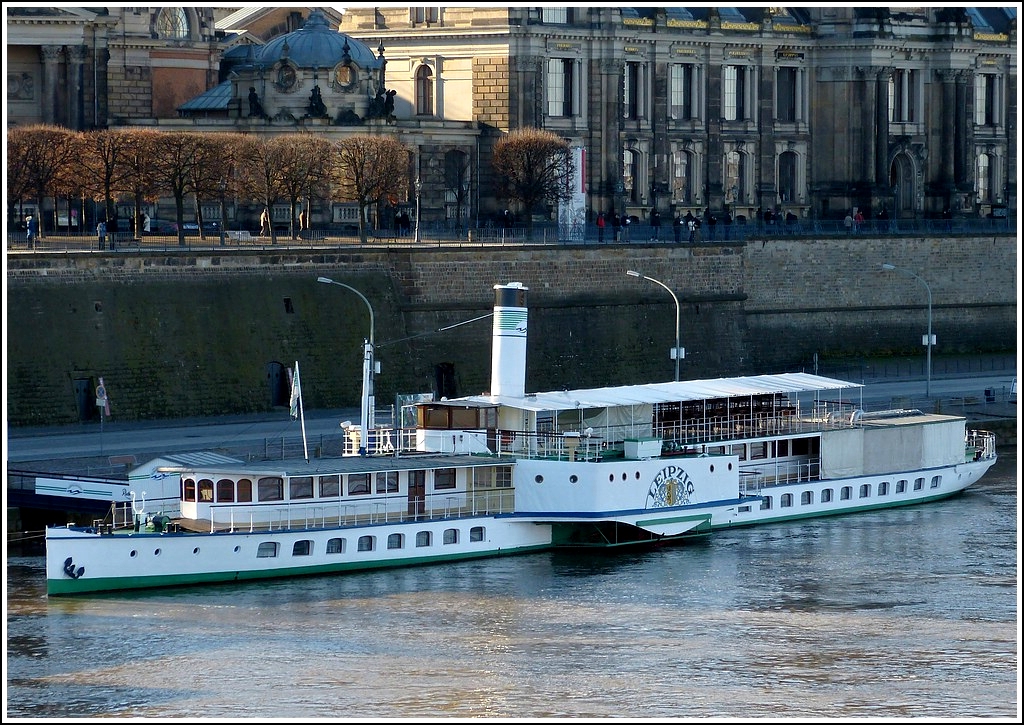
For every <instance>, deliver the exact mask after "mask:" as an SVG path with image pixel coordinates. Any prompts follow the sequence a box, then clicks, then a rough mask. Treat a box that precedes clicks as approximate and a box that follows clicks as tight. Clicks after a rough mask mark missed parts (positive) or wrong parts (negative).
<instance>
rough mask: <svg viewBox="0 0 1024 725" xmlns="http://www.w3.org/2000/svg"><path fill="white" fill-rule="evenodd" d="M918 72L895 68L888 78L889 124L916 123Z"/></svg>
mask: <svg viewBox="0 0 1024 725" xmlns="http://www.w3.org/2000/svg"><path fill="white" fill-rule="evenodd" d="M920 75H921V74H920V72H919V71H916V70H910V69H907V68H897V69H896V70H895V71H893V74H892V75H891V76H890V77H889V122H890V123H908V122H912V121H917V120H918V118H917V116H918V113H917V85H918V83H919V82H920Z"/></svg>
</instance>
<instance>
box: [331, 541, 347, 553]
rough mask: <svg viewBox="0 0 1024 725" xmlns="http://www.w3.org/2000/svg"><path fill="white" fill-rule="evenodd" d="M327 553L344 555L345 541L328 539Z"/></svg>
mask: <svg viewBox="0 0 1024 725" xmlns="http://www.w3.org/2000/svg"><path fill="white" fill-rule="evenodd" d="M327 553H328V554H344V553H345V540H344V539H338V538H335V539H328V540H327Z"/></svg>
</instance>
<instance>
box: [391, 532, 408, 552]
mask: <svg viewBox="0 0 1024 725" xmlns="http://www.w3.org/2000/svg"><path fill="white" fill-rule="evenodd" d="M404 538H405V537H403V536H402V535H401V534H388V548H389V549H401V548H404V547H405V541H404Z"/></svg>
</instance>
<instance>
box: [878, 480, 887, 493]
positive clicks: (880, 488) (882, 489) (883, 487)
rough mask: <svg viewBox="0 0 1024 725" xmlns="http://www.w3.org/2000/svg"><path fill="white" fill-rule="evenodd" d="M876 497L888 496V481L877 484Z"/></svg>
mask: <svg viewBox="0 0 1024 725" xmlns="http://www.w3.org/2000/svg"><path fill="white" fill-rule="evenodd" d="M878 495H879V496H888V495H889V482H888V481H882V482H881V483H880V484H878Z"/></svg>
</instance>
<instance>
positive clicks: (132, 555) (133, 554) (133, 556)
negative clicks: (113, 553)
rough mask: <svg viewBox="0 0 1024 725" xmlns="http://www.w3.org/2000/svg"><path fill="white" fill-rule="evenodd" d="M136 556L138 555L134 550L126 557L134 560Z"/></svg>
mask: <svg viewBox="0 0 1024 725" xmlns="http://www.w3.org/2000/svg"><path fill="white" fill-rule="evenodd" d="M138 555H139V552H137V551H136V550H135V549H132V551H131V553H130V554H128V556H130V557H131V558H133V559H134V558H135V557H136V556H138Z"/></svg>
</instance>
